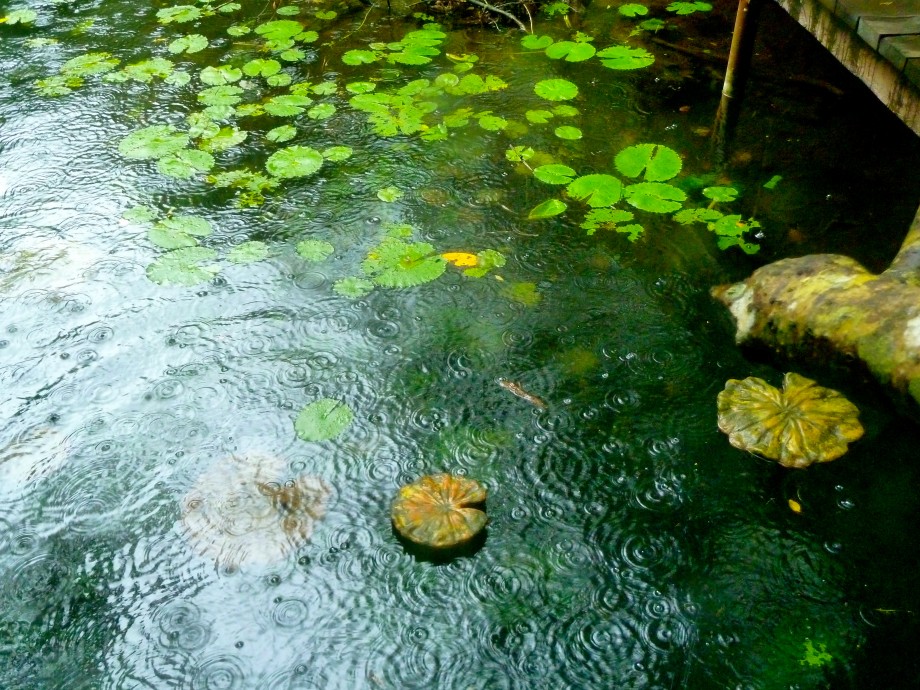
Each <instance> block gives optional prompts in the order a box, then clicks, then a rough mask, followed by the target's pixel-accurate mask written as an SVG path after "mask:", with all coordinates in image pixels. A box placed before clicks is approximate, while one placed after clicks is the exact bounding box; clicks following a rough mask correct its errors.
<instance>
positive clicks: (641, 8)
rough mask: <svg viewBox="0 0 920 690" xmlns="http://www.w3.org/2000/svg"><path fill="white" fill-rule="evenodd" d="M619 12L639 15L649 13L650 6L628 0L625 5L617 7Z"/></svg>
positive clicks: (627, 14)
mask: <svg viewBox="0 0 920 690" xmlns="http://www.w3.org/2000/svg"><path fill="white" fill-rule="evenodd" d="M617 12H619V13H620V14H622V15H623V16H624V17H638V16H640V15H645V14H648V7H646V6H645V5H640V4H638V3H635V2H628V3H626V4H625V5H620V6H619V7H618V8H617Z"/></svg>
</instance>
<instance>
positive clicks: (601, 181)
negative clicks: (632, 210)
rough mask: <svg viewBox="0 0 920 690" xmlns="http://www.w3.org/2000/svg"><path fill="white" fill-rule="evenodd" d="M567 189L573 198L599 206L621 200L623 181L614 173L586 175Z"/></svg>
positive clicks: (610, 204) (589, 204)
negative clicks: (613, 174)
mask: <svg viewBox="0 0 920 690" xmlns="http://www.w3.org/2000/svg"><path fill="white" fill-rule="evenodd" d="M565 191H566V193H567V194H568V195H569V196H570V197H572V198H573V199H578V200H579V201H584V202H586V203H587V204H588V206H593V207H596V208H599V207H602V206H612V205H613V204H615V203H617V202H618V201H619V200H620V196H621V195H622V193H623V183H622V182H620V181H619V180H618V179H617V178H615V177H613V176H612V175H601V174H598V175H584V176H582V177H579V178H578V179H577V180H574V181H573V182H571V183H570V184H569V186H568V187H566V189H565ZM630 215H632V214H630Z"/></svg>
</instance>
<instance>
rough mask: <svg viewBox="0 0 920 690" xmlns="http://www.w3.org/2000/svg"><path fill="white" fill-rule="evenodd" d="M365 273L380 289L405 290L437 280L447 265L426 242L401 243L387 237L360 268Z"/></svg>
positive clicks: (398, 240)
mask: <svg viewBox="0 0 920 690" xmlns="http://www.w3.org/2000/svg"><path fill="white" fill-rule="evenodd" d="M361 267H362V268H363V269H364V272H365V273H366V274H367V275H368V276H370V277H371V279H372V280H373V281H374V282H375V283H376V284H377V285H380V286H381V287H392V288H404V287H413V286H415V285H421V284H422V283H428V282H430V281H432V280H435V279H436V278H438V277H440V276H441V274H442V273H444V270H445V269H446V268H447V262H446V261H445V260H444V259H443V258H442V257H441V256H440V255H438V254H437V253H435V250H434V247H433V246H432V245H430V244H428V243H427V242H414V243H412V244H410V243H408V242H403V241H402V240H400V239H397V238H395V237H387V238H384V240H383V241H382V242H381V243H380V244H379V245H378V246H377V247H376V248H375V249H374V250H372V251H371V252H370V253H369V254H368V255H367V258H366V259H365V260H364V262H363V263H362V264H361Z"/></svg>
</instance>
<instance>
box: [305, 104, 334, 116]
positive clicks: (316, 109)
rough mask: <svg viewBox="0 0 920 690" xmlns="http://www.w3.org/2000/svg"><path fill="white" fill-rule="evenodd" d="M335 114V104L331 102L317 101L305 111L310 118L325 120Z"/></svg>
mask: <svg viewBox="0 0 920 690" xmlns="http://www.w3.org/2000/svg"><path fill="white" fill-rule="evenodd" d="M333 115H335V106H334V105H332V103H319V104H318V105H314V106H313V107H312V108H310V109H309V110H308V111H307V117H309V118H310V119H311V120H326V119H328V118H330V117H332V116H333Z"/></svg>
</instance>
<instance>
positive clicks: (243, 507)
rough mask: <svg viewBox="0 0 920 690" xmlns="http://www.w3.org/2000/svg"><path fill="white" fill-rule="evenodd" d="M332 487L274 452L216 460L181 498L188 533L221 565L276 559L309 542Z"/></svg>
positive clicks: (265, 562) (256, 563)
mask: <svg viewBox="0 0 920 690" xmlns="http://www.w3.org/2000/svg"><path fill="white" fill-rule="evenodd" d="M331 494H332V489H331V488H330V487H329V485H328V484H326V482H325V481H323V480H322V479H320V478H319V477H314V476H310V475H294V474H293V473H291V472H290V470H289V469H288V466H287V463H286V462H284V461H283V460H282V459H280V458H277V457H272V456H259V455H241V456H232V457H230V458H228V459H226V460H221V461H218V462H215V463H214V464H213V465H212V466H211V467H210V468H209V469H208V470H207V471H206V472H205V473H204V474H202V475H201V476H200V477H199V478H198V480H197V481H196V482H195V485H194V486H193V487H192V488H191V490H190V491H189V493H188V494H187V495H186V496H185V498H184V499H183V501H182V517H181V520H182V526H183V531H184V534H185V537H186V538H187V539H188V541H189V543H191V544H192V546H193V547H194V548H195V550H197V551H198V552H199V553H200V554H202V555H203V556H205V557H208V558H211V559H213V560H214V561H215V562H216V563H217V565H219V566H220V567H222V568H237V567H240V566H244V567H245V566H262V565H270V564H272V563H277V562H278V561H280V560H283V559H284V558H286V557H287V556H288V555H289V554H290V553H292V552H293V551H295V550H297V549H298V548H299V547H301V546H302V545H304V544H306V543H307V542H308V541H309V540H310V537H311V536H312V535H313V528H314V525H315V524H316V522H317V521H319V520H321V519H322V518H323V517H324V516H325V514H326V508H327V505H328V503H329V497H330V495H331Z"/></svg>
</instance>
